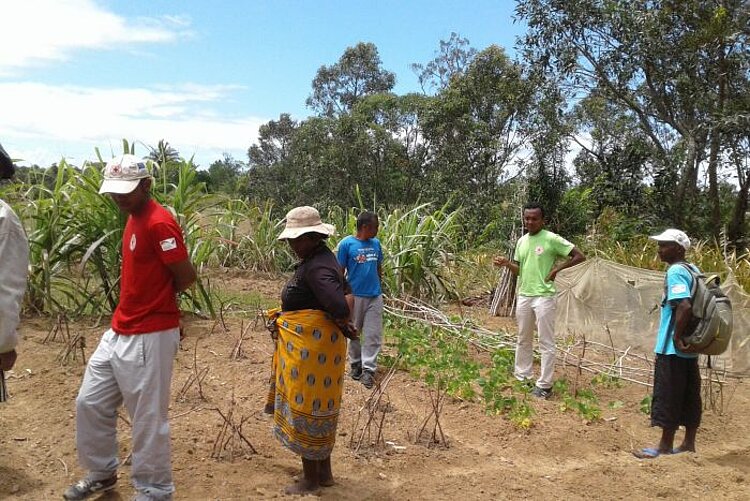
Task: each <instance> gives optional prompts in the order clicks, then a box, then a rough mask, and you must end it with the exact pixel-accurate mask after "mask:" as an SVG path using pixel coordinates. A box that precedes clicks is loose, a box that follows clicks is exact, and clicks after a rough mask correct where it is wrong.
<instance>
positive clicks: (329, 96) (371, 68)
mask: <svg viewBox="0 0 750 501" xmlns="http://www.w3.org/2000/svg"><path fill="white" fill-rule="evenodd" d="M395 83H396V75H395V74H393V73H391V72H390V71H386V70H384V69H383V68H382V63H381V61H380V55H379V54H378V49H377V47H376V46H375V44H372V43H364V42H360V43H358V44H357V45H355V46H354V47H348V48H347V49H346V50H345V51H344V54H343V55H342V56H341V58H339V60H338V62H337V63H335V64H333V65H331V66H321V67H320V69H318V72H317V74H316V75H315V79H314V80H313V83H312V88H313V93H312V95H310V97H309V98H308V99H307V105H308V106H309V107H310V108H312V109H313V110H315V111H316V112H317V113H318V114H320V115H325V116H334V115H338V114H342V113H347V112H349V111H350V110H351V109H352V107H353V106H354V105H355V103H357V102H358V101H359V100H361V99H362V98H364V97H365V96H368V95H372V94H377V93H381V92H390V91H391V89H393V86H394V85H395Z"/></svg>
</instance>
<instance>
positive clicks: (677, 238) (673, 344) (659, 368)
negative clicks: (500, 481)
mask: <svg viewBox="0 0 750 501" xmlns="http://www.w3.org/2000/svg"><path fill="white" fill-rule="evenodd" d="M651 239H653V240H656V241H657V242H658V244H659V250H658V254H659V259H661V260H662V261H663V262H665V263H667V264H668V265H669V267H668V269H667V276H666V279H665V290H664V298H663V299H662V304H661V320H660V323H659V332H658V334H657V337H656V346H655V348H654V352H655V353H656V362H655V364H654V390H653V396H652V399H651V426H658V427H660V428H661V429H662V435H661V440H660V441H659V445H658V446H656V447H646V448H643V449H640V450H636V451H633V454H634V455H635V456H636V457H637V458H641V459H653V458H656V457H658V456H660V455H661V454H676V453H679V452H685V451H691V452H695V435H696V433H697V431H698V426H700V422H701V412H702V404H701V393H700V392H701V376H700V371H699V369H698V354H697V353H695V352H694V349H693V348H692V347H690V346H689V345H688V344H686V342H685V335H686V334H687V333H688V326H689V324H690V323H691V320H692V318H693V304H692V296H691V291H692V290H693V281H694V280H698V278H696V276H694V275H697V274H698V273H700V272H699V271H698V269H697V268H696V267H695V266H694V265H692V264H688V263H685V262H684V261H685V252H686V251H687V250H688V249H689V248H690V239H689V238H688V236H687V235H686V234H685V233H684V232H683V231H680V230H677V229H672V228H670V229H668V230H665V231H664V232H662V233H660V234H659V235H655V236H652V237H651ZM687 267H690V268H691V269H692V271H693V273H691V271H690V270H689V269H688V268H687ZM680 426H684V427H685V438H684V439H683V441H682V444H681V445H680V446H679V447H677V448H673V447H674V436H675V432H676V431H677V428H679V427H680Z"/></svg>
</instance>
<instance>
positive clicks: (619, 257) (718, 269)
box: [584, 235, 750, 291]
mask: <svg viewBox="0 0 750 501" xmlns="http://www.w3.org/2000/svg"><path fill="white" fill-rule="evenodd" d="M656 249H657V245H656V242H654V241H653V240H650V239H649V238H648V236H646V235H640V236H637V237H634V238H632V239H630V240H628V241H626V242H618V241H609V240H599V241H597V242H596V244H595V246H594V245H593V243H592V242H588V243H586V244H584V252H586V253H587V255H589V256H598V257H602V258H604V259H608V260H610V261H615V262H617V263H621V264H626V265H628V266H635V267H637V268H645V269H649V270H664V269H665V264H664V263H663V262H661V261H660V260H659V256H658V255H657V253H656ZM685 259H687V260H688V261H690V262H691V263H694V264H695V265H696V266H698V268H700V269H701V270H702V271H705V272H715V273H718V274H719V275H720V276H721V277H722V278H726V276H727V275H728V274H729V272H730V271H731V272H732V274H734V276H735V278H736V279H737V281H738V282H739V283H740V285H742V287H743V288H744V289H745V290H746V291H747V290H750V254H749V253H748V250H747V249H745V250H744V251H741V250H736V249H734V250H725V249H723V248H722V247H720V246H719V245H717V244H716V243H714V242H709V241H704V240H699V241H694V242H693V243H692V246H691V247H690V250H688V252H687V255H686V256H685Z"/></svg>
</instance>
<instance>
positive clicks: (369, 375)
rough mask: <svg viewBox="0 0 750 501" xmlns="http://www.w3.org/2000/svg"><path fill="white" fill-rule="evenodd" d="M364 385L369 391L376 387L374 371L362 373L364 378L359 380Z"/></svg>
mask: <svg viewBox="0 0 750 501" xmlns="http://www.w3.org/2000/svg"><path fill="white" fill-rule="evenodd" d="M359 382H360V383H362V385H363V386H364V387H365V388H367V389H368V390H369V389H370V388H372V387H373V386H375V373H374V372H372V371H368V370H365V371H364V372H362V378H361V379H360V380H359Z"/></svg>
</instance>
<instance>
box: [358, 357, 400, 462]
mask: <svg viewBox="0 0 750 501" xmlns="http://www.w3.org/2000/svg"><path fill="white" fill-rule="evenodd" d="M400 360H401V357H399V358H397V359H396V361H395V362H394V363H393V365H392V366H391V368H390V369H389V370H388V373H387V374H386V375H385V377H384V378H383V380H382V381H380V382H378V384H377V386H376V387H375V389H374V390H373V391H372V392H371V393H370V395H369V396H368V397H367V399H366V400H365V403H364V405H362V406H361V407H360V408H359V412H358V413H357V418H356V420H355V422H354V426H353V431H352V433H350V437H351V438H350V439H349V447H350V448H351V449H352V450H353V451H354V452H355V453H356V452H359V450H360V449H361V448H362V444H363V443H364V441H365V437H367V441H368V442H370V443H371V444H372V445H373V446H375V447H378V446H379V445H385V438H384V437H383V424H384V422H385V415H386V413H387V412H388V411H389V410H390V409H391V399H390V396H389V395H388V392H387V389H388V385H389V384H390V382H391V380H392V379H393V376H394V375H395V374H396V370H397V367H398V364H399V361H400ZM384 397H385V400H386V401H385V402H384V401H383V400H384ZM378 412H380V416H379V418H378ZM360 423H362V425H361V426H360ZM373 432H374V433H373ZM373 434H374V435H375V438H374V439H373Z"/></svg>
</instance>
